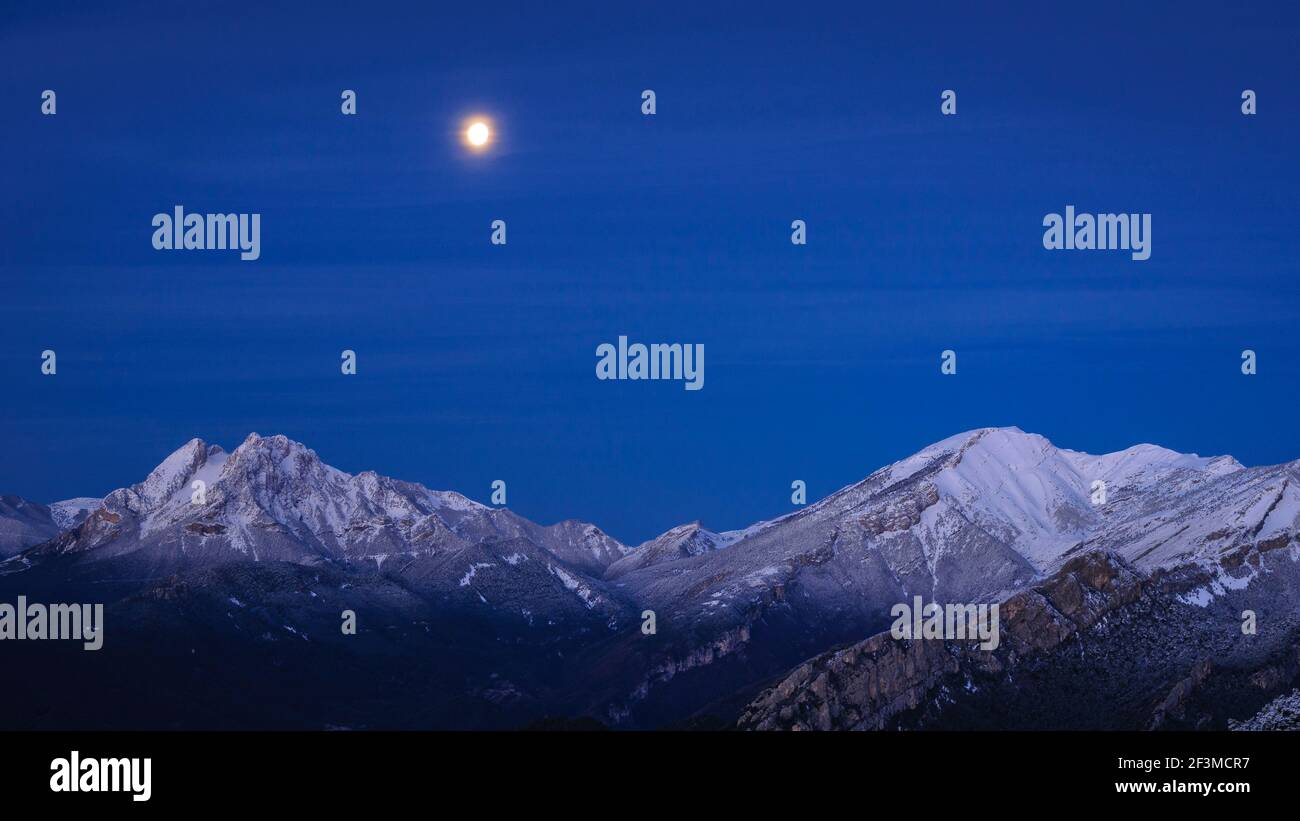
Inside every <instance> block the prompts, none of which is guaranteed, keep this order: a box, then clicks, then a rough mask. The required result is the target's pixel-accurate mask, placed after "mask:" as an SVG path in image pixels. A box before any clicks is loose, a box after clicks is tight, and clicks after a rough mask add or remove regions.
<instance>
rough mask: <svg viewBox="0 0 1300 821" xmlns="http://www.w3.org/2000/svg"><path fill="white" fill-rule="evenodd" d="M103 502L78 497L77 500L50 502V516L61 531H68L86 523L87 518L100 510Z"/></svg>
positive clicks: (86, 497) (87, 497)
mask: <svg viewBox="0 0 1300 821" xmlns="http://www.w3.org/2000/svg"><path fill="white" fill-rule="evenodd" d="M103 501H104V500H103V499H97V498H94V497H91V496H78V497H77V498H75V499H64V500H63V501H61V502H50V516H51V517H52V518H53V519H54V523H55V524H56V525H58V527H59V530H67V529H69V528H72V527H76V526H77V525H79V524H81V523H82V522H84V521H85V520H86V517H87V516H89V515H90V514H91V513H94V512H95V511H96V510H98V509H99V506H100V505H101V504H103Z"/></svg>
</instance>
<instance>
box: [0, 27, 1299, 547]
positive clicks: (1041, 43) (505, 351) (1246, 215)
mask: <svg viewBox="0 0 1300 821" xmlns="http://www.w3.org/2000/svg"><path fill="white" fill-rule="evenodd" d="M100 5H101V4H99V3H77V4H59V3H17V4H15V3H6V4H5V8H4V10H3V11H0V182H2V183H3V185H2V187H0V191H2V192H3V193H2V194H0V224H3V237H2V239H0V281H2V282H3V291H2V293H3V300H2V301H0V391H2V393H0V396H3V401H2V402H0V414H2V416H0V423H2V424H0V454H3V456H2V458H0V493H14V494H18V495H21V496H24V497H27V498H31V499H35V500H38V501H53V500H56V499H61V498H66V497H70V496H93V495H100V494H104V493H106V492H108V491H110V490H112V489H113V488H115V487H119V486H123V485H127V484H131V483H133V482H136V481H139V480H140V479H142V478H144V476H145V475H146V474H147V473H148V471H149V470H150V469H151V468H152V467H153V466H154V465H155V464H156V463H157V462H158V461H160V460H161V459H162V458H163V457H164V456H165V455H166V454H167V453H169V452H170V451H172V450H173V449H175V448H176V447H178V446H179V445H181V444H182V443H184V442H185V441H186V440H188V439H190V438H192V437H196V436H197V437H200V438H202V439H205V440H207V441H209V442H215V443H217V444H220V445H222V446H223V447H226V448H227V449H230V448H233V447H234V446H236V445H238V444H239V442H240V441H242V440H243V438H244V437H245V436H246V435H247V434H248V433H249V432H250V431H257V432H259V433H261V434H263V435H269V434H273V433H283V434H286V435H288V436H290V437H292V438H295V439H298V440H300V441H302V442H304V443H305V444H307V445H308V446H309V447H311V448H313V449H315V450H316V451H317V453H319V454H320V456H321V457H322V458H323V459H324V460H325V461H327V462H329V463H330V464H333V465H335V466H337V467H339V468H341V469H343V470H347V471H350V472H357V471H361V470H366V469H373V470H375V471H377V472H379V473H382V474H386V475H390V476H394V477H398V478H402V479H408V480H412V481H418V482H421V483H423V484H426V485H428V486H430V487H433V488H438V489H450V490H457V491H460V492H462V493H465V494H466V495H468V496H470V497H472V498H475V499H478V500H480V501H484V502H486V501H487V500H488V496H489V494H490V488H489V486H490V484H491V482H492V481H493V480H494V479H504V480H506V482H507V483H508V490H509V499H508V501H509V507H511V508H512V509H514V510H516V511H517V512H519V513H521V514H522V515H525V516H527V517H529V518H531V519H534V520H537V521H541V522H544V523H550V522H553V521H557V520H560V519H565V518H580V519H584V520H587V521H591V522H594V523H596V524H598V525H600V526H601V527H602V528H604V529H605V530H607V531H608V532H609V533H610V534H611V535H613V536H615V537H616V538H619V539H621V540H624V541H627V542H632V543H635V542H638V541H640V540H642V539H645V538H648V537H651V536H653V535H655V534H656V533H658V532H661V531H663V530H665V529H667V528H669V527H671V526H673V525H676V524H679V523H681V522H684V521H690V520H693V519H702V520H703V521H704V522H705V524H706V525H707V526H709V527H712V528H715V529H727V528H735V527H741V526H744V525H747V524H749V523H751V522H753V521H755V520H758V519H763V518H771V517H773V516H777V515H780V514H782V513H785V512H787V511H789V510H790V509H791V504H790V483H791V481H792V480H794V479H803V480H804V481H806V482H807V484H808V497H809V501H812V500H815V499H818V498H821V497H823V496H825V495H826V494H828V493H830V492H832V491H834V490H836V489H838V488H839V487H842V486H844V485H846V484H849V483H851V482H854V481H857V480H859V479H861V478H863V477H865V476H866V475H867V474H868V473H870V472H871V471H873V470H875V469H876V468H878V467H880V466H882V465H884V464H887V463H889V462H891V461H894V460H896V459H898V458H901V457H903V456H906V455H908V454H910V453H913V452H915V451H916V450H919V449H920V448H922V447H923V446H925V445H927V444H929V443H931V442H933V441H936V440H939V439H942V438H944V437H946V436H949V435H951V434H953V433H957V432H959V431H962V430H967V429H970V428H976V427H982V426H987V425H1017V426H1019V427H1021V428H1023V429H1025V430H1027V431H1032V432H1036V433H1041V434H1043V435H1045V436H1047V437H1048V438H1049V439H1051V440H1052V441H1053V442H1055V443H1056V444H1057V445H1059V446H1062V447H1069V448H1074V449H1077V450H1087V451H1091V452H1106V451H1111V450H1118V449H1121V448H1124V447H1127V446H1129V445H1132V444H1136V443H1140V442H1152V443H1156V444H1161V445H1165V446H1167V447H1171V448H1174V449H1177V450H1182V451H1190V452H1198V453H1201V454H1202V455H1209V454H1219V453H1231V454H1233V455H1235V456H1236V457H1237V458H1238V459H1240V460H1241V461H1242V462H1244V463H1246V464H1265V463H1274V462H1281V461H1286V460H1290V459H1294V458H1297V457H1300V425H1297V424H1296V418H1297V399H1298V398H1300V391H1298V390H1297V385H1298V384H1300V382H1298V381H1297V380H1298V378H1300V364H1297V363H1298V360H1300V342H1298V341H1297V333H1296V329H1297V320H1300V279H1298V278H1297V275H1298V273H1300V272H1298V271H1297V267H1298V266H1297V262H1296V260H1297V254H1296V250H1295V248H1294V247H1293V245H1292V243H1293V241H1294V237H1295V235H1296V231H1295V224H1296V212H1297V200H1296V192H1297V190H1300V163H1297V161H1296V146H1297V138H1298V136H1300V72H1298V71H1297V70H1296V43H1297V42H1298V41H1300V11H1297V10H1295V8H1294V7H1291V8H1289V9H1288V8H1286V6H1284V4H1281V3H1277V4H1269V5H1263V6H1259V7H1258V8H1256V9H1255V10H1252V11H1247V10H1241V9H1232V8H1230V7H1229V4H1222V5H1220V4H1215V6H1213V7H1211V6H1208V5H1202V4H1187V3H1178V4H1172V3H1171V4H1154V3H1153V4H1145V3H1144V4H1134V3H1131V2H1127V3H1087V4H1078V5H1071V6H1068V7H1066V6H1058V5H1055V4H1017V5H1015V6H1009V5H1008V6H1004V5H1002V4H998V6H999V9H1000V10H999V11H998V12H997V13H996V14H994V13H992V12H990V11H988V10H982V9H977V8H974V5H975V4H968V3H961V4H957V3H954V4H951V5H948V4H938V5H932V4H926V5H925V6H924V7H922V8H917V9H913V10H907V11H899V10H891V9H887V8H871V6H872V5H874V4H864V3H859V2H854V3H843V4H825V5H822V4H816V3H798V4H790V3H781V4H770V5H768V4H762V3H752V2H749V3H735V4H726V5H721V4H705V5H707V6H709V8H706V9H702V8H700V7H699V6H700V5H701V4H699V3H684V4H674V3H663V2H657V3H642V4H636V9H637V10H633V9H632V8H631V7H632V4H624V3H615V4H610V3H590V4H583V5H569V4H558V3H546V4H537V3H534V4H519V5H515V4H511V3H501V2H496V3H490V4H472V3H462V4H449V5H446V6H445V7H443V5H442V4H431V3H410V4H389V3H383V2H367V3H362V4H355V3H350V4H333V3H313V4H310V5H307V4H298V5H299V6H300V8H299V9H292V7H285V6H277V5H275V4H264V5H263V6H262V7H261V10H259V11H256V12H253V13H236V12H234V11H233V10H232V7H231V5H230V4H227V3H200V2H187V3H180V4H172V3H169V4H161V3H159V4H147V5H146V4H129V3H118V4H114V5H115V6H118V8H117V9H116V10H114V11H112V12H109V11H100V10H97V7H98V6H100ZM908 5H913V4H908ZM1233 5H1236V4H1233ZM303 9H310V11H304V10H303ZM948 88H951V89H954V90H956V92H957V94H958V113H957V115H956V116H952V117H945V116H942V115H941V114H940V110H939V105H940V92H941V91H942V90H944V89H948ZM1247 88H1249V89H1253V90H1255V91H1256V92H1257V94H1258V106H1259V113H1258V114H1257V115H1255V116H1243V115H1242V113H1241V110H1240V106H1241V92H1242V90H1243V89H1247ZM44 89H54V90H55V91H56V92H57V94H58V113H57V114H56V115H54V116H43V115H42V114H41V112H40V104H41V92H42V90H44ZM343 89H354V90H356V92H357V95H358V103H357V110H358V113H357V115H356V116H344V115H343V114H341V113H340V108H339V107H340V93H341V91H342V90H343ZM643 89H653V90H654V91H655V92H656V93H657V96H658V100H657V104H658V110H657V113H656V114H655V115H654V116H643V115H642V113H641V92H642V90H643ZM472 114H483V115H486V116H489V117H490V118H491V119H492V121H493V123H494V125H495V127H496V140H495V142H494V143H493V144H492V145H491V147H490V150H488V151H486V152H484V153H483V154H480V155H476V154H473V153H471V152H469V151H467V150H466V149H465V147H464V146H463V145H462V144H461V142H460V137H459V133H458V129H459V128H460V127H461V124H462V122H463V120H464V118H465V117H467V116H469V115H472ZM178 204H179V205H183V206H185V207H186V208H187V209H189V210H194V211H202V212H256V213H260V214H261V215H262V235H261V246H262V254H261V259H259V260H257V261H255V262H244V261H240V259H239V257H238V254H237V253H232V252H221V251H208V252H198V251H189V252H184V251H156V250H154V249H153V247H152V245H151V242H150V238H151V236H152V230H153V229H152V227H151V224H150V221H151V219H152V217H153V215H154V214H155V213H159V212H170V211H171V209H172V208H173V207H174V206H175V205H178ZM1067 205H1074V206H1075V207H1076V208H1077V209H1079V210H1080V211H1090V212H1099V211H1100V212H1112V211H1114V212H1119V211H1124V212H1150V213H1151V214H1152V215H1153V216H1152V221H1153V244H1152V254H1151V258H1150V260H1148V261H1145V262H1136V261H1133V260H1131V259H1130V258H1129V255H1128V253H1125V252H1103V251H1092V252H1071V251H1054V252H1049V251H1046V250H1044V249H1043V245H1042V235H1043V228H1042V219H1043V216H1044V215H1045V214H1047V213H1049V212H1061V211H1063V210H1064V208H1065V207H1066V206H1067ZM495 219H503V220H506V221H507V224H508V244H507V245H506V246H503V247H498V246H493V245H492V244H490V242H489V235H490V228H489V226H490V223H491V222H492V221H493V220H495ZM794 219H804V220H806V221H807V224H808V244H807V245H806V246H803V247H799V246H795V245H792V244H791V242H790V223H791V221H792V220H794ZM620 334H622V335H627V336H629V337H630V338H631V339H632V340H633V341H641V342H646V343H650V342H684V343H686V342H690V343H703V344H704V345H705V349H706V379H705V388H704V389H703V390H700V391H686V390H683V387H682V384H681V383H680V382H671V381H661V382H628V381H623V382H616V381H599V380H597V379H596V378H595V364H596V356H595V349H596V346H597V345H599V344H600V343H602V342H614V341H615V340H616V339H617V337H618V336H619V335H620ZM46 348H50V349H54V350H55V351H56V352H57V354H58V374H57V375H56V376H53V377H48V376H43V375H42V374H41V373H40V353H41V351H42V350H44V349H46ZM947 348H950V349H954V350H955V351H957V354H958V373H957V375H955V376H943V375H941V374H940V371H939V364H940V362H939V356H940V352H941V351H942V350H944V349H947ZM1244 348H1251V349H1254V350H1255V351H1257V353H1258V357H1259V373H1258V375H1255V376H1249V377H1248V376H1243V375H1242V374H1241V370H1240V364H1241V360H1240V357H1241V351H1242V350H1243V349H1244ZM343 349H353V350H355V351H356V352H357V355H358V373H357V375H356V376H343V375H342V374H341V373H340V370H339V362H340V360H339V355H340V352H341V351H342V350H343Z"/></svg>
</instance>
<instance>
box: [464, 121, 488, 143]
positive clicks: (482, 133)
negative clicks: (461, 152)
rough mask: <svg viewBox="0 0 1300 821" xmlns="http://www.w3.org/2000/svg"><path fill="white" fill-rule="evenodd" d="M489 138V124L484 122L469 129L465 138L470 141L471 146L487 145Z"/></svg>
mask: <svg viewBox="0 0 1300 821" xmlns="http://www.w3.org/2000/svg"><path fill="white" fill-rule="evenodd" d="M489 136H490V132H489V131H488V127H487V123H484V122H477V123H474V124H473V125H471V126H470V127H469V130H468V131H466V132H465V138H466V139H468V140H469V144H470V145H473V146H484V145H487V141H488V137H489Z"/></svg>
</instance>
